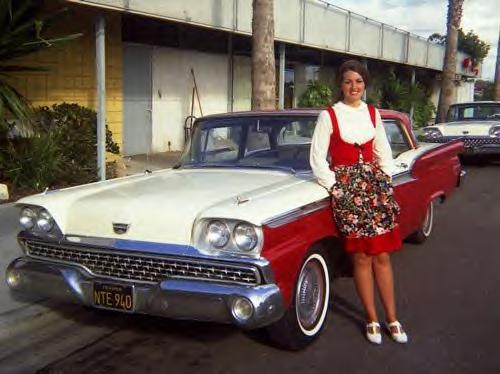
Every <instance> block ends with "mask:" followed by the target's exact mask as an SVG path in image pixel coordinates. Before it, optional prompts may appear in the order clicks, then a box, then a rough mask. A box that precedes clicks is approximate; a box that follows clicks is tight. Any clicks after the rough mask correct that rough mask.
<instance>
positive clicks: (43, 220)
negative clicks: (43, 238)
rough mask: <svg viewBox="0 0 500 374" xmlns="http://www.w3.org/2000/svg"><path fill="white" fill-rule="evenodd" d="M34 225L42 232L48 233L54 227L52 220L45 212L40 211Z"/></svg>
mask: <svg viewBox="0 0 500 374" xmlns="http://www.w3.org/2000/svg"><path fill="white" fill-rule="evenodd" d="M36 225H37V226H38V228H39V229H40V230H42V231H47V232H48V231H50V230H52V228H53V227H54V219H53V218H52V216H51V215H50V214H49V212H47V211H46V210H42V211H40V213H38V219H37V221H36Z"/></svg>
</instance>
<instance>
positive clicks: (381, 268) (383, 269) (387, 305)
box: [373, 253, 397, 322]
mask: <svg viewBox="0 0 500 374" xmlns="http://www.w3.org/2000/svg"><path fill="white" fill-rule="evenodd" d="M373 272H374V273H375V281H376V282H377V287H378V290H379V292H380V298H381V300H382V304H383V306H384V310H385V315H386V318H387V321H388V322H394V321H396V320H397V319H396V302H395V300H394V278H393V275H392V265H391V257H390V256H389V254H388V253H381V254H379V255H377V256H374V257H373Z"/></svg>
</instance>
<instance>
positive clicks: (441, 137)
mask: <svg viewBox="0 0 500 374" xmlns="http://www.w3.org/2000/svg"><path fill="white" fill-rule="evenodd" d="M424 135H425V140H426V141H427V142H432V143H446V142H449V141H451V140H454V139H458V138H461V139H462V140H463V142H464V146H465V154H499V155H500V102H499V101H477V102H470V103H460V104H454V105H451V106H450V109H449V110H448V114H447V116H446V122H445V123H440V124H437V125H433V126H428V127H426V128H424Z"/></svg>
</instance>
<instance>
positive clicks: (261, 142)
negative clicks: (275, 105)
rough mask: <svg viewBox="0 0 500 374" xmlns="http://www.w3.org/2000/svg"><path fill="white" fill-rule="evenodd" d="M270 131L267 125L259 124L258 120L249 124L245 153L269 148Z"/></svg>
mask: <svg viewBox="0 0 500 374" xmlns="http://www.w3.org/2000/svg"><path fill="white" fill-rule="evenodd" d="M270 133H271V131H270V129H269V128H268V127H263V126H261V124H260V121H257V123H256V124H254V125H252V126H249V128H248V134H247V143H246V148H245V155H248V154H250V153H252V152H258V151H266V150H269V149H271V142H270V139H269V136H270Z"/></svg>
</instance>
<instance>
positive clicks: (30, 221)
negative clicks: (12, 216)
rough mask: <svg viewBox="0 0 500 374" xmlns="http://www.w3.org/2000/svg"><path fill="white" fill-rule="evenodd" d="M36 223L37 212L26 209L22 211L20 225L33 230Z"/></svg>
mask: <svg viewBox="0 0 500 374" xmlns="http://www.w3.org/2000/svg"><path fill="white" fill-rule="evenodd" d="M35 222H36V212H35V210H34V209H31V208H24V209H23V210H22V211H21V216H20V217H19V223H20V224H21V226H23V227H24V228H25V229H28V230H29V229H32V228H33V226H35Z"/></svg>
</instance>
